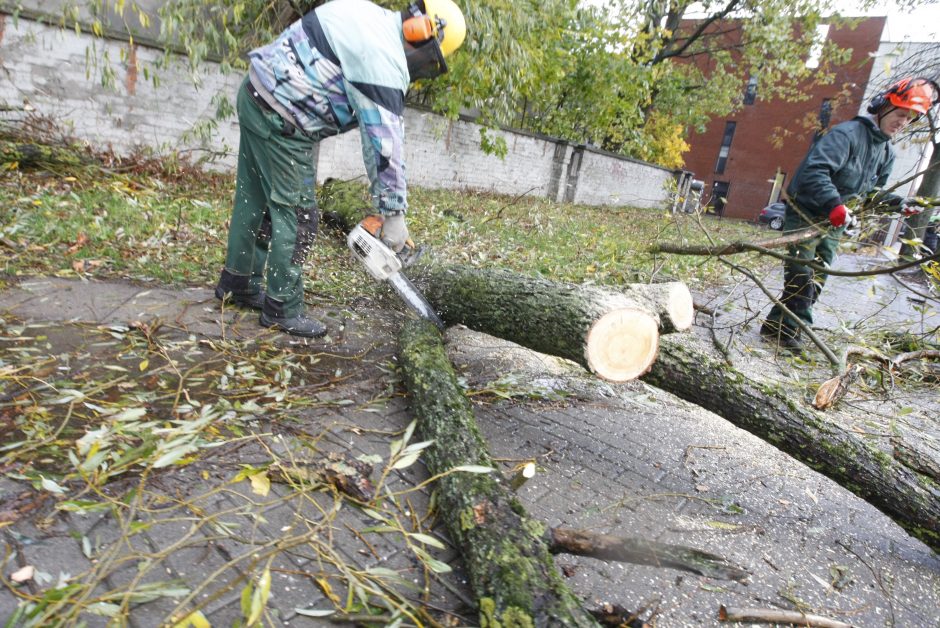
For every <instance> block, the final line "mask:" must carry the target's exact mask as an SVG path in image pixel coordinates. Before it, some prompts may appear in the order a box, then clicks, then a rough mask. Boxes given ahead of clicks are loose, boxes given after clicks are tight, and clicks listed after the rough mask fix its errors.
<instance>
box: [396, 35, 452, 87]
mask: <svg viewBox="0 0 940 628" xmlns="http://www.w3.org/2000/svg"><path fill="white" fill-rule="evenodd" d="M405 59H406V60H407V61H408V75H409V76H410V77H411V81H412V82H414V81H417V80H418V79H431V78H434V77H437V76H440V75H441V74H444V73H446V72H447V62H446V61H445V60H444V53H443V52H442V51H441V45H440V43H439V42H438V41H437V39H434V38H433V37H432V38H431V39H429V40H428V41H426V42H422V43H420V44H412V43H409V42H405Z"/></svg>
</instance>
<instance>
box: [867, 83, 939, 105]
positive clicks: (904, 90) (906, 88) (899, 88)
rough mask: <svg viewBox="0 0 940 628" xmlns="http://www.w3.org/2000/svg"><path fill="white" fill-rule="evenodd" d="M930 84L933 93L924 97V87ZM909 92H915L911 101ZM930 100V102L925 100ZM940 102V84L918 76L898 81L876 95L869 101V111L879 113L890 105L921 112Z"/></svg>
mask: <svg viewBox="0 0 940 628" xmlns="http://www.w3.org/2000/svg"><path fill="white" fill-rule="evenodd" d="M925 85H927V86H930V90H931V94H930V97H929V98H926V99H925V98H923V96H924V94H923V91H924V90H923V87H924V86H925ZM909 92H913V95H914V96H915V98H913V99H911V100H912V102H909V101H908V100H909V99H908V96H909ZM925 100H928V101H929V104H928V103H926V102H924V101H925ZM938 102H940V86H938V85H937V83H936V82H935V81H933V80H931V79H927V78H923V77H917V78H906V79H902V80H900V81H898V82H896V83H895V84H894V85H892V86H891V87H889V88H888V89H886V90H885V91H883V92H881V93H880V94H878V95H876V96H875V97H874V98H872V99H871V101H870V102H869V103H868V113H871V114H877V113H879V112H881V110H882V109H884V108H885V107H888V106H893V107H901V108H903V109H911V110H913V111H917V112H918V113H920V114H925V113H927V109H929V108H930V107H932V106H933V105H936V104H937V103H938Z"/></svg>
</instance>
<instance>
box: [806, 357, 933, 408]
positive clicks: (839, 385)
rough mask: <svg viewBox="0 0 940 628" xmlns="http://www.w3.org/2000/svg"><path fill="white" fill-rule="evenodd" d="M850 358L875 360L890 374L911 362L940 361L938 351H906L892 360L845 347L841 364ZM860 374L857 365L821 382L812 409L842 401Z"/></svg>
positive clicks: (860, 369)
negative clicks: (859, 357) (858, 357)
mask: <svg viewBox="0 0 940 628" xmlns="http://www.w3.org/2000/svg"><path fill="white" fill-rule="evenodd" d="M851 356H861V357H865V358H870V359H873V360H877V361H878V362H880V363H881V364H882V366H883V367H884V368H885V369H886V370H887V371H888V374H889V375H890V374H891V372H892V371H893V370H894V369H896V368H897V367H898V366H900V365H901V364H903V363H905V362H910V361H911V360H938V359H940V350H938V349H922V350H920V351H908V352H906V353H900V354H898V355H896V356H894V357H893V358H889V357H887V356H886V355H884V354H883V353H881V352H879V351H875V350H874V349H869V348H867V347H858V346H851V347H847V348H846V349H845V351H844V352H843V354H842V363H843V364H847V363H848V359H849V357H851ZM861 372H862V367H861V366H860V365H858V364H853V365H851V366H848V367H847V368H846V369H845V370H844V371H842V372H841V373H838V374H837V375H836V376H835V377H832V378H831V379H828V380H826V381H825V382H823V383H822V384H821V385H820V386H819V389H818V390H817V391H816V397H815V398H814V399H813V407H814V408H816V409H817V410H825V409H827V408H829V407H831V406H833V405H834V404H835V403H836V402H838V401H839V400H841V399H842V397H844V396H845V394H846V393H847V392H848V391H849V388H850V387H851V386H852V384H854V383H855V380H857V379H858V376H859V375H860V374H861Z"/></svg>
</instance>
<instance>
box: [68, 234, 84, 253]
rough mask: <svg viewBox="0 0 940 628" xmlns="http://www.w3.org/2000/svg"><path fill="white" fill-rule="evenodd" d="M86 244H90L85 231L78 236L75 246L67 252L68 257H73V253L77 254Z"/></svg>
mask: <svg viewBox="0 0 940 628" xmlns="http://www.w3.org/2000/svg"><path fill="white" fill-rule="evenodd" d="M86 244H88V236H87V235H85V232H84V231H83V232H81V233H79V234H78V238H76V239H75V244H73V245H72V246H70V247H69V248H68V249H67V250H66V251H65V252H66V253H67V254H68V255H71V254H72V253H75V252H77V251H78V250H79V249H81V248H82V247H83V246H85V245H86Z"/></svg>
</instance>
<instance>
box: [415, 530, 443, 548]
mask: <svg viewBox="0 0 940 628" xmlns="http://www.w3.org/2000/svg"><path fill="white" fill-rule="evenodd" d="M408 536H410V537H411V538H413V539H414V540H416V541H420V542H421V543H424V544H425V545H430V546H432V547H436V548H438V549H447V548H446V547H445V546H444V544H443V543H441V542H440V541H438V540H437V539H435V538H434V537H433V536H428V535H427V534H422V533H420V532H412V533H411V534H409V535H408Z"/></svg>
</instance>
